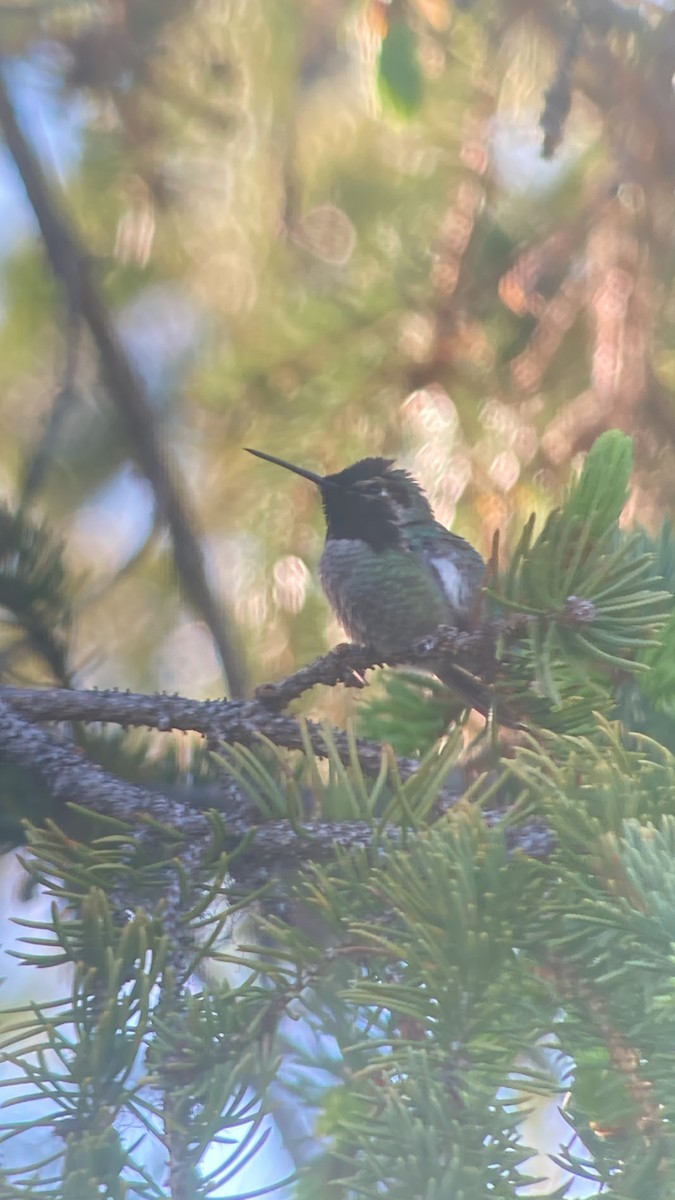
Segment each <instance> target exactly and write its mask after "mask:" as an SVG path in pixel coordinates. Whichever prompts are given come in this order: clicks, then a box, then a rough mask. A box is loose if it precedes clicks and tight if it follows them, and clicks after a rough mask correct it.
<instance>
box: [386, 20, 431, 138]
mask: <svg viewBox="0 0 675 1200" xmlns="http://www.w3.org/2000/svg"><path fill="white" fill-rule="evenodd" d="M378 87H379V90H380V95H381V97H382V100H383V103H385V104H388V105H389V106H390V107H391V108H393V109H394V111H395V112H396V113H398V115H399V116H402V117H411V116H413V114H414V113H416V112H417V111H418V109H419V108H420V107H421V104H422V100H423V97H424V80H423V78H422V72H421V70H420V65H419V62H418V60H417V45H416V41H415V37H414V35H413V33H412V32H411V30H410V29H409V28H408V26H407V25H406V24H405V22H404V21H391V22H390V24H389V28H388V30H387V33H386V35H385V37H384V39H383V41H382V48H381V50H380V61H379V65H378Z"/></svg>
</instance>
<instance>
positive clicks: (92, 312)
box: [0, 58, 246, 696]
mask: <svg viewBox="0 0 675 1200" xmlns="http://www.w3.org/2000/svg"><path fill="white" fill-rule="evenodd" d="M1 68H2V59H1V58H0V127H1V128H2V131H3V134H4V137H5V141H6V143H7V148H8V150H9V152H10V154H11V156H12V158H13V159H14V163H15V165H16V168H17V170H18V172H19V174H20V176H21V179H22V181H23V185H24V187H25V189H26V193H27V195H28V199H29V201H30V203H31V205H32V207H33V211H34V213H35V216H36V218H37V221H38V224H39V227H40V232H41V234H42V240H43V242H44V246H45V250H46V252H47V258H48V260H49V263H50V266H51V269H52V271H53V273H54V275H55V276H56V278H57V279H58V280H59V281H60V282H61V284H62V286H63V288H64V289H65V291H66V293H67V295H68V297H69V303H70V307H71V309H72V311H73V313H79V315H80V316H81V318H82V321H83V322H84V323H85V324H86V325H87V326H88V328H89V330H90V333H91V335H92V338H93V340H94V343H95V345H96V348H97V350H98V354H99V359H100V362H101V368H102V372H103V376H104V378H105V382H106V385H107V388H108V392H109V394H110V397H111V399H112V401H113V403H114V404H115V405H116V407H117V408H118V410H119V412H120V415H121V417H122V420H123V423H124V426H125V428H126V432H127V437H128V440H129V445H130V446H131V447H132V450H133V453H134V454H135V456H136V458H137V460H138V463H139V465H140V467H141V469H142V470H143V472H144V474H145V475H146V477H147V479H148V480H149V482H150V484H151V486H152V489H153V491H154V494H155V498H156V502H157V507H158V509H159V511H160V512H161V513H162V514H163V516H164V519H165V520H166V522H167V525H168V527H169V529H170V531H171V538H172V541H173V548H174V558H175V563H176V569H177V571H178V575H179V577H180V580H181V582H182V585H183V589H184V591H185V594H186V596H187V598H188V600H189V602H190V604H191V605H192V607H193V608H194V609H195V611H196V612H197V613H198V614H199V615H200V616H201V617H202V618H203V620H204V621H205V623H206V625H207V626H208V628H209V629H210V631H211V634H212V636H213V639H214V642H215V644H216V646H217V648H218V653H219V655H220V659H221V662H222V665H223V669H224V671H225V674H226V676H227V682H228V685H229V689H230V692H231V694H232V695H234V696H241V695H243V694H244V692H245V690H246V687H245V677H244V670H243V666H242V663H241V654H240V651H239V648H238V646H237V644H236V642H235V638H234V636H233V634H232V632H231V630H230V628H229V625H228V623H227V621H226V619H225V616H224V613H223V612H222V610H221V608H220V607H219V605H218V604H217V602H216V600H215V598H214V597H213V595H212V593H211V590H210V587H209V584H208V581H207V577H206V565H205V562H204V556H203V553H202V549H201V546H200V543H199V539H198V537H197V535H196V533H195V527H196V523H195V520H194V514H193V513H192V511H191V505H190V503H189V501H188V498H187V496H186V493H185V490H184V488H183V487H182V485H181V483H180V482H179V478H178V473H177V470H176V465H175V462H174V461H173V458H172V456H171V454H170V451H169V448H168V447H167V446H166V445H165V444H164V443H163V442H162V440H161V439H160V437H159V434H158V432H157V427H156V423H155V420H154V417H153V414H152V410H151V408H150V405H149V404H148V401H147V397H146V395H145V391H144V389H143V387H142V385H141V382H140V380H139V379H138V377H137V375H136V374H135V372H134V371H133V369H132V367H131V364H130V363H129V360H128V358H127V356H126V354H125V353H124V350H123V348H122V345H121V343H120V340H119V338H118V336H117V332H116V330H115V327H114V324H113V321H112V320H111V317H110V314H109V312H108V309H107V307H106V305H105V303H104V301H103V299H102V296H101V293H100V291H99V288H98V287H97V285H96V283H95V281H94V276H93V272H92V266H91V260H90V256H89V255H88V254H87V252H86V250H85V249H84V248H83V247H82V246H81V245H80V242H79V240H78V237H77V234H76V233H75V232H74V230H73V229H72V228H71V226H70V224H69V222H68V219H67V217H66V216H65V214H64V213H63V212H62V211H61V209H60V206H59V204H58V202H57V200H56V197H55V196H54V195H53V193H52V190H51V188H50V186H49V184H48V183H47V180H46V178H45V175H44V172H43V171H42V168H41V166H40V164H39V162H38V159H37V158H36V156H35V154H34V153H33V150H32V149H31V147H30V145H29V143H28V141H27V140H26V138H25V137H24V134H23V132H22V130H21V128H20V126H19V123H18V121H17V119H16V115H15V112H14V109H13V107H12V103H11V100H10V98H9V94H8V92H7V88H6V86H5V82H4V80H3V78H2V72H1Z"/></svg>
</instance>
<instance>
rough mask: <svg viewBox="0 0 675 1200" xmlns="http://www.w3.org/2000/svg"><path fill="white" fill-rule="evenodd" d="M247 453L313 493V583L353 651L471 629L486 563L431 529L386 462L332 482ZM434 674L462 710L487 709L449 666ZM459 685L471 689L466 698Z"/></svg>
mask: <svg viewBox="0 0 675 1200" xmlns="http://www.w3.org/2000/svg"><path fill="white" fill-rule="evenodd" d="M249 453H250V454H255V455H256V457H257V458H262V459H265V460H266V461H267V462H271V463H275V464H276V465H277V466H279V467H284V468H285V469H286V470H287V471H293V472H294V473H295V474H296V475H301V476H302V477H303V479H309V480H310V481H311V482H312V483H314V484H316V486H317V487H318V488H319V491H320V493H321V500H322V504H323V510H324V514H325V517H326V526H327V530H326V545H325V547H324V551H323V554H322V555H321V562H320V564H319V573H320V576H321V583H322V585H323V589H324V591H325V593H326V595H327V597H328V600H329V602H330V605H331V607H332V608H333V610H334V612H335V613H336V615H337V616H338V618H339V619H340V621H341V623H342V624H343V625H344V627H345V629H346V631H347V633H348V634H349V636H350V637H351V638H352V639H353V640H354V641H357V642H362V643H365V644H367V645H370V646H373V647H374V649H375V650H377V651H378V652H379V653H381V654H382V657H383V659H386V658H387V657H388V656H395V655H399V654H400V653H401V652H402V651H405V650H407V649H409V647H410V646H411V645H412V643H413V642H414V641H416V640H417V639H418V638H422V637H426V636H428V635H430V634H432V633H433V632H434V631H435V630H436V629H437V628H438V626H439V625H451V626H454V627H455V628H458V629H463V630H466V629H470V628H471V626H472V624H473V622H474V621H475V619H476V612H477V609H478V600H479V592H480V588H481V585H482V581H483V576H484V572H485V563H484V562H483V559H482V558H481V556H480V554H479V553H478V551H477V550H474V548H473V546H472V545H470V543H469V542H467V541H465V540H464V538H461V537H458V536H457V534H455V533H450V531H449V530H447V529H445V528H444V526H443V525H440V524H439V523H438V521H437V520H436V519H435V517H434V514H433V510H432V508H431V505H430V504H429V501H428V500H427V498H426V496H425V494H424V492H423V491H422V489H421V487H420V486H419V484H418V483H417V482H416V481H415V480H414V479H413V478H412V476H411V475H409V474H408V472H407V471H403V470H401V469H400V468H397V467H395V466H394V462H393V459H389V458H364V459H361V461H360V462H356V463H354V464H353V465H352V466H351V467H346V468H345V470H344V471H338V472H336V474H334V475H317V474H315V472H313V471H307V470H305V469H304V467H296V466H294V464H293V463H289V462H286V461H285V460H284V459H282V458H276V457H275V456H274V455H272V454H265V453H264V452H263V451H261V450H249ZM434 670H435V671H436V673H437V674H438V675H439V678H441V679H443V680H444V682H447V683H450V684H452V685H453V686H454V687H456V688H457V689H458V690H460V691H462V692H463V693H464V695H465V697H466V698H467V700H468V702H469V703H470V704H474V705H475V706H476V707H478V708H480V709H484V708H485V703H481V702H480V699H481V697H482V698H483V700H484V697H485V693H484V689H483V688H482V687H480V685H478V682H477V681H476V680H474V678H473V677H472V676H471V675H469V674H468V673H465V672H464V671H462V670H461V668H458V667H456V666H454V665H451V664H449V663H447V664H446V663H439V664H438V665H436V664H435V665H434ZM465 676H466V680H467V681H470V682H471V683H472V684H474V685H476V686H475V687H473V688H469V689H468V693H469V694H467V689H466V688H463V687H462V679H463V678H464V677H465ZM470 693H473V694H470Z"/></svg>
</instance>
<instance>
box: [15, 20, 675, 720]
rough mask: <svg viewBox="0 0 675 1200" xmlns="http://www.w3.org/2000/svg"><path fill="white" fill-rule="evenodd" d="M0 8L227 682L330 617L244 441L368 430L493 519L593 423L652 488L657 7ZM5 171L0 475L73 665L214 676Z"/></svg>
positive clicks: (540, 503) (476, 512) (532, 497)
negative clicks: (126, 371) (148, 422)
mask: <svg viewBox="0 0 675 1200" xmlns="http://www.w3.org/2000/svg"><path fill="white" fill-rule="evenodd" d="M0 31H1V34H2V39H1V40H2V46H3V52H4V65H3V70H4V76H5V80H6V84H7V87H8V90H9V92H10V96H11V99H12V103H13V104H14V107H15V111H16V113H17V115H18V116H19V118H20V120H21V122H22V125H23V129H24V132H25V133H26V134H27V136H28V137H29V139H30V140H31V142H32V143H33V145H34V147H35V149H36V150H37V152H38V153H39V156H40V160H41V162H42V165H43V168H44V170H45V172H46V173H47V175H48V176H49V178H50V180H51V183H52V186H53V189H54V194H55V196H56V198H57V200H58V204H59V205H60V206H62V207H64V208H65V210H66V211H67V212H68V213H69V214H70V216H71V218H72V220H73V222H74V223H75V226H76V229H77V231H78V237H79V239H80V241H81V246H82V248H83V249H84V250H85V252H86V254H87V255H88V257H89V260H90V262H91V264H92V269H93V275H94V280H95V283H96V285H97V286H98V288H99V289H100V291H101V294H102V296H103V297H104V299H105V302H106V304H107V305H108V306H109V309H110V313H111V317H112V319H113V321H114V322H115V325H116V327H117V329H118V331H119V335H120V338H121V341H122V345H123V347H124V349H125V351H126V353H127V355H128V356H129V358H130V360H131V362H132V364H133V366H134V368H135V370H136V371H137V373H138V375H139V376H140V378H141V380H142V382H143V384H144V387H145V389H146V392H147V396H148V400H149V404H150V406H151V410H152V414H153V418H154V421H155V422H156V425H157V429H158V432H159V436H160V437H161V439H162V441H163V443H164V445H165V446H166V447H167V448H168V453H169V454H170V456H171V457H172V458H173V459H175V462H176V465H177V470H178V472H179V474H180V476H181V477H182V481H183V486H184V487H185V488H186V489H187V492H188V493H189V496H190V499H191V505H192V507H193V509H194V513H195V529H196V533H197V536H198V538H199V539H200V541H201V545H202V547H203V550H204V554H205V558H206V565H207V572H208V577H209V583H210V586H211V588H212V590H213V593H214V595H215V596H217V598H218V602H219V603H220V604H222V606H223V608H224V610H225V620H226V621H227V623H228V625H229V626H230V628H231V630H232V631H233V640H234V641H235V642H236V647H237V650H236V653H237V656H238V669H237V679H236V680H235V681H234V682H235V684H236V687H235V688H234V690H238V691H246V690H248V689H250V688H251V686H253V685H254V684H255V683H257V682H260V681H261V680H263V679H268V678H273V677H277V676H279V675H280V674H282V673H283V672H286V671H288V670H290V669H292V668H293V667H294V666H295V665H297V664H299V663H300V662H303V661H306V660H308V659H309V658H310V657H311V656H312V655H314V654H316V653H318V652H320V651H321V650H322V649H323V648H325V647H326V646H328V645H329V644H331V643H333V642H335V640H337V639H338V638H339V637H340V631H339V630H338V628H337V626H336V625H335V624H334V622H332V620H331V618H330V616H329V613H328V611H327V606H326V604H325V602H324V600H323V598H322V596H321V593H320V590H319V587H318V583H317V577H316V564H317V560H318V557H319V554H320V550H321V544H322V536H323V530H322V520H321V514H320V511H319V506H318V504H317V497H316V494H315V493H314V491H313V489H312V488H311V486H309V485H307V484H306V483H305V482H303V481H302V480H299V479H297V478H294V477H292V476H290V475H287V474H286V473H284V472H282V471H280V470H278V469H275V468H274V467H271V466H268V465H266V464H263V463H261V462H260V461H257V460H255V459H252V458H251V457H250V456H248V455H246V454H245V453H243V451H242V447H243V446H246V445H253V446H255V447H259V448H261V449H264V450H267V451H270V452H272V453H276V454H279V455H282V456H284V457H287V458H289V459H291V460H294V461H296V462H299V463H301V464H304V465H307V466H311V467H313V468H315V469H319V470H326V471H331V470H336V469H340V468H341V467H343V466H345V465H347V464H348V463H349V462H351V461H353V460H355V459H357V458H359V457H362V456H364V455H368V454H386V455H391V456H395V457H396V458H397V459H398V460H399V461H400V462H401V463H403V464H405V465H406V466H407V467H409V469H410V470H411V471H412V472H413V473H414V474H415V475H416V476H417V477H418V478H419V479H420V480H421V481H422V482H423V484H424V486H425V487H426V488H427V490H428V493H429V496H430V498H431V500H432V502H433V504H434V506H435V508H436V511H437V514H438V516H439V518H440V519H441V520H442V521H444V522H445V523H447V524H449V525H450V524H451V525H452V526H453V528H455V529H457V530H458V531H459V532H460V533H462V534H463V535H464V536H467V537H469V538H470V539H471V540H472V541H473V542H474V543H475V544H476V545H477V546H478V547H479V548H480V550H481V551H482V552H483V553H488V552H489V549H490V545H491V539H492V536H493V534H494V532H495V530H497V529H499V530H500V531H501V533H502V543H503V545H504V546H506V547H508V542H509V530H510V529H514V530H517V529H518V528H519V526H520V524H521V521H522V518H523V517H525V516H527V515H528V513H529V512H530V511H532V510H546V509H547V508H548V507H549V506H550V504H551V502H552V498H553V497H555V496H558V495H559V493H560V489H561V487H562V486H563V485H564V483H565V481H566V480H567V479H568V478H569V473H570V464H574V462H575V459H577V457H578V456H579V455H580V454H582V453H583V452H584V450H585V449H587V447H588V446H589V444H590V443H591V441H592V440H593V438H594V437H595V436H596V435H597V434H598V432H600V431H601V430H602V429H603V428H606V427H609V426H620V427H623V428H625V429H627V430H629V431H630V432H632V433H633V434H634V435H635V437H636V447H637V461H638V470H637V475H636V488H635V495H634V502H633V508H634V512H633V513H632V514H631V516H634V515H636V514H637V516H638V518H639V519H640V520H641V521H643V522H644V523H645V524H646V525H647V526H648V527H654V526H655V525H656V524H658V522H659V521H660V518H661V514H662V513H663V512H664V510H668V509H669V508H670V507H671V505H672V498H673V492H674V490H675V470H674V466H675V458H674V456H673V437H674V436H675V406H674V405H673V399H672V394H671V391H670V385H671V380H672V378H673V376H674V374H675V350H674V344H675V343H674V338H673V323H674V322H675V297H674V294H673V285H672V280H673V275H674V271H673V258H674V254H673V230H674V227H675V221H674V218H675V201H674V196H673V184H674V183H675V132H673V131H674V130H675V121H674V120H673V88H672V76H673V70H674V69H675V16H673V14H672V13H671V11H670V8H669V6H667V5H661V4H654V3H651V4H650V3H641V4H633V3H626V4H623V5H619V4H614V3H610V2H607V3H605V2H604V0H594V2H593V3H590V2H584V3H581V2H579V3H578V4H574V3H570V4H562V3H560V2H559V0H555V2H553V0H551V2H549V0H534V2H533V3H528V2H527V0H495V2H493V3H488V2H487V0H486V2H478V0H477V2H476V3H469V2H467V0H464V2H463V3H461V4H460V3H459V2H457V3H454V4H453V3H451V0H407V2H404V0H393V2H392V3H381V2H379V0H354V2H351V3H348V2H346V0H98V2H96V3H84V2H70V3H58V2H56V3H54V2H52V0H49V2H47V0H40V2H39V3H29V2H28V0H25V2H21V0H19V2H14V3H5V4H0ZM0 171H1V180H2V184H3V187H2V199H1V201H0V203H1V208H0V217H1V220H0V254H1V263H0V492H1V493H3V494H4V495H5V496H6V497H7V498H8V500H9V502H10V503H11V504H12V505H16V503H17V501H19V500H21V499H22V498H23V500H24V502H25V503H26V507H27V508H29V509H30V511H31V512H33V513H36V514H38V515H40V514H44V515H45V516H47V517H48V519H49V521H50V522H51V524H52V525H53V526H54V527H55V528H56V529H57V531H58V532H59V534H60V536H62V537H63V539H64V540H65V543H66V547H67V559H68V563H69V566H70V569H71V571H72V575H73V578H74V579H75V580H76V583H77V588H76V593H75V595H74V598H73V599H74V622H73V634H72V635H71V638H70V645H71V647H72V654H71V662H70V664H69V666H70V670H71V671H72V673H73V674H74V675H75V676H76V677H77V680H78V682H80V683H81V684H83V685H93V684H95V685H105V686H110V685H118V686H124V687H130V688H132V689H138V690H147V689H155V688H167V689H171V690H174V689H175V690H181V691H188V692H190V693H191V694H195V695H198V696H203V695H209V694H210V695H214V694H222V692H223V690H224V689H225V682H224V679H223V673H222V670H221V666H220V663H219V661H218V657H217V654H216V653H215V651H214V645H213V640H212V638H211V636H210V632H209V629H208V627H207V624H206V623H205V622H204V620H203V619H202V616H201V615H200V614H199V613H196V612H195V611H194V609H193V608H191V606H190V605H189V604H187V603H186V601H185V598H184V594H183V593H182V591H181V588H180V587H179V586H177V582H176V579H175V576H174V571H173V558H172V548H171V542H170V538H169V537H168V536H167V533H166V530H165V525H164V522H163V517H162V513H161V510H160V509H159V508H158V505H157V499H156V495H155V494H154V492H153V488H152V486H151V485H150V483H149V482H148V480H147V478H146V476H145V474H144V473H143V471H142V470H140V469H139V468H138V466H137V465H136V457H135V450H136V448H135V447H134V445H133V444H131V443H130V440H129V438H128V436H127V433H126V431H125V428H124V425H123V422H121V421H120V418H119V415H118V411H117V409H116V406H115V404H114V402H112V401H111V398H110V396H109V395H108V394H107V392H106V388H105V386H104V381H103V380H102V378H101V371H100V364H99V361H98V356H97V349H96V346H95V345H94V344H93V343H92V341H91V339H90V337H89V335H88V332H87V330H86V327H85V326H83V323H82V322H81V321H80V320H79V319H78V316H77V313H74V312H73V311H72V306H71V305H69V304H68V302H67V298H66V295H65V292H64V289H63V286H62V284H61V283H60V282H59V281H58V280H55V279H54V277H53V275H52V274H51V272H50V270H49V267H48V266H47V265H46V262H45V257H44V254H43V250H42V247H41V245H40V241H39V238H38V237H37V236H36V228H35V222H34V218H33V216H32V212H31V209H30V206H29V205H28V204H27V202H26V199H25V196H24V193H23V190H22V186H21V183H20V182H19V180H18V177H17V175H16V172H15V169H14V164H13V160H12V157H11V155H10V154H9V153H7V152H5V153H4V155H3V157H2V160H1V163H0ZM73 636H74V640H73ZM4 637H5V639H7V638H8V637H9V639H10V641H11V635H8V634H7V632H6V631H5V634H4ZM24 649H25V647H24ZM3 652H4V653H5V656H6V657H5V663H6V664H9V665H10V666H11V665H12V664H13V665H14V667H15V668H16V670H17V671H18V672H19V674H21V675H22V676H23V677H24V678H25V677H26V671H27V670H28V667H27V663H26V661H25V658H24V657H22V653H21V652H20V649H19V648H17V646H16V645H15V646H13V647H12V646H9V645H7V644H5V645H4V647H3ZM7 656H9V657H7ZM45 671H47V674H48V668H46V667H45V666H44V665H43V664H40V663H37V662H35V661H31V664H30V673H31V674H32V675H33V677H35V675H36V674H38V675H39V674H40V672H45ZM230 682H232V681H230ZM333 703H337V701H335V700H333Z"/></svg>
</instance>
